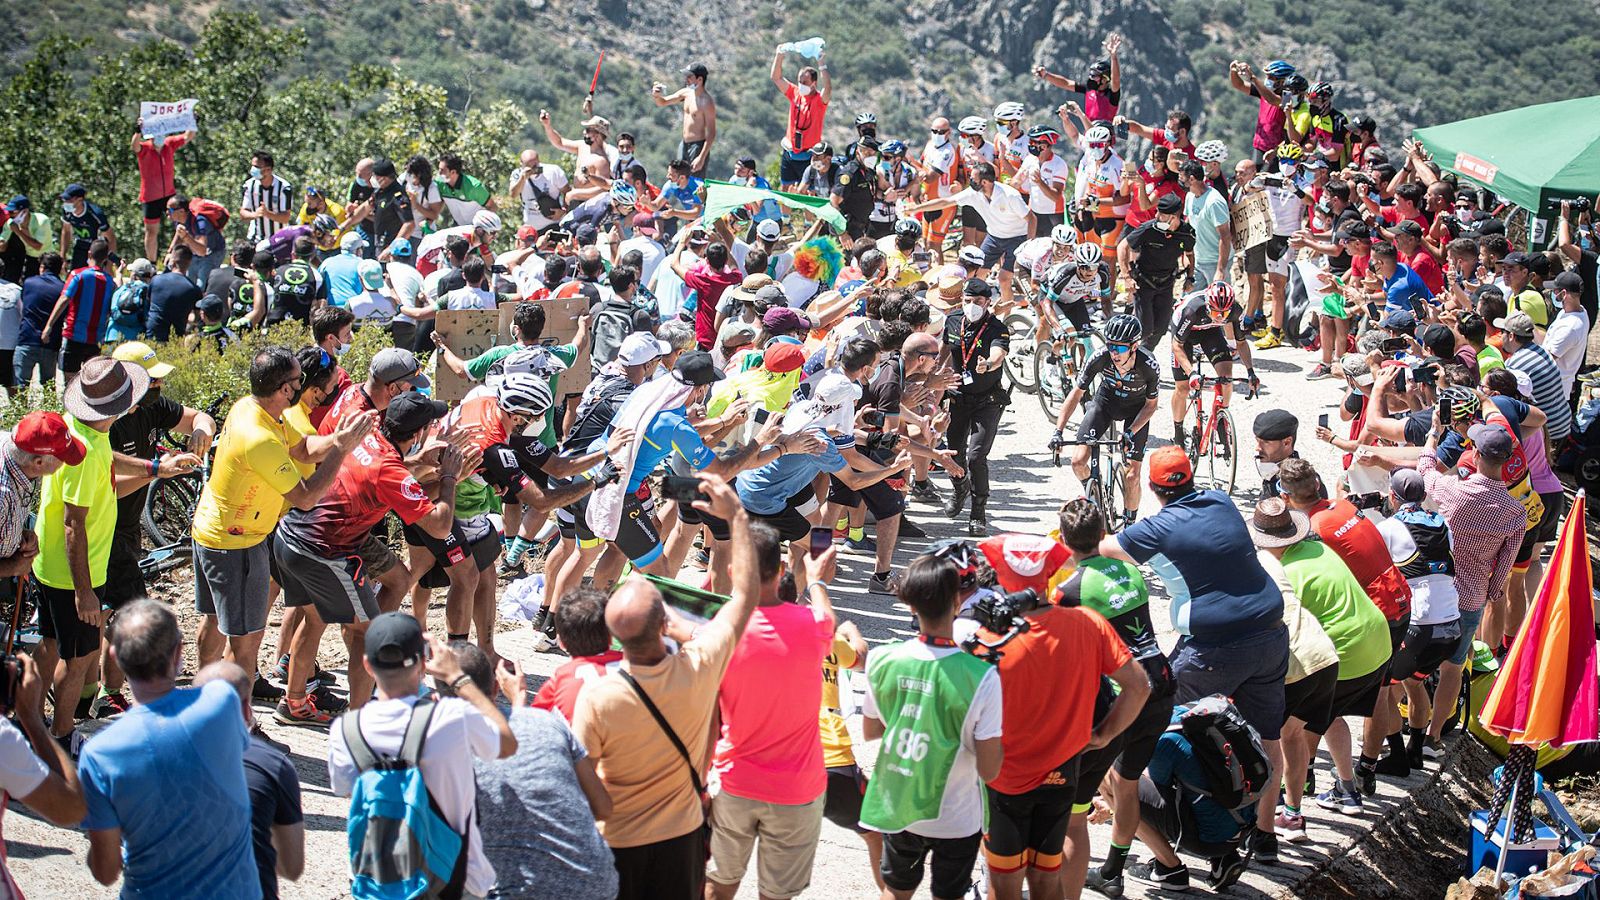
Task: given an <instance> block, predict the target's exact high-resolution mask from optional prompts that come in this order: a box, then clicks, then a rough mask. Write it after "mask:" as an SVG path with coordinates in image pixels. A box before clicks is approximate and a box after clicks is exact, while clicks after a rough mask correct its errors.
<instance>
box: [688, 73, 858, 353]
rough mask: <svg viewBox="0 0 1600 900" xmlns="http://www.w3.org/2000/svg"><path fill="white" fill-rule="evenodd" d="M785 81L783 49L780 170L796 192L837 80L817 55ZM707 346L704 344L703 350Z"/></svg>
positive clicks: (777, 79) (778, 77)
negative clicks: (784, 117)
mask: <svg viewBox="0 0 1600 900" xmlns="http://www.w3.org/2000/svg"><path fill="white" fill-rule="evenodd" d="M795 77H796V79H797V81H789V80H788V79H787V78H784V77H783V48H782V47H779V48H778V49H777V51H776V52H774V53H773V54H772V83H773V84H774V85H776V86H777V88H778V90H779V91H782V92H783V97H784V99H785V100H788V101H789V125H788V127H787V128H785V129H784V131H783V140H782V142H781V144H782V147H783V161H782V162H781V163H779V166H778V181H779V182H780V183H781V184H782V189H783V190H785V191H792V190H794V189H795V188H796V187H798V186H799V184H800V176H802V175H804V174H805V173H806V166H808V165H810V164H811V148H812V147H815V146H816V145H817V144H818V143H820V142H821V141H822V120H823V119H824V118H825V117H826V116H827V115H828V104H829V103H832V102H833V78H832V77H830V76H829V75H828V55H827V52H826V51H819V52H818V53H817V68H812V67H811V66H806V67H805V68H803V69H801V70H800V74H799V75H797V76H795ZM706 346H707V345H705V344H702V345H701V347H702V349H704V348H706Z"/></svg>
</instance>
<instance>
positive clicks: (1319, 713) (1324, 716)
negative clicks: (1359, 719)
mask: <svg viewBox="0 0 1600 900" xmlns="http://www.w3.org/2000/svg"><path fill="white" fill-rule="evenodd" d="M1338 684H1339V666H1338V664H1337V663H1335V664H1333V665H1327V666H1323V667H1322V668H1320V669H1318V670H1316V671H1315V672H1312V673H1311V674H1310V675H1307V676H1306V677H1304V678H1302V679H1300V680H1299V681H1296V682H1295V683H1294V684H1286V685H1284V686H1283V703H1284V708H1285V709H1286V710H1287V713H1288V715H1289V716H1291V717H1293V718H1296V719H1299V720H1300V721H1302V722H1321V721H1323V720H1327V721H1330V722H1331V721H1332V720H1333V713H1332V710H1333V692H1334V690H1335V689H1336V688H1337V687H1338Z"/></svg>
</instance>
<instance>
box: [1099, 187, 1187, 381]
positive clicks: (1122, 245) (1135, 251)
mask: <svg viewBox="0 0 1600 900" xmlns="http://www.w3.org/2000/svg"><path fill="white" fill-rule="evenodd" d="M1186 253H1187V254H1192V253H1194V228H1192V227H1190V225H1189V223H1187V222H1185V221H1183V198H1182V197H1181V196H1179V195H1177V194H1165V195H1163V196H1162V197H1161V199H1160V200H1158V201H1156V217H1155V218H1154V219H1151V220H1150V221H1148V222H1146V223H1144V224H1143V225H1140V226H1139V227H1138V228H1135V229H1134V230H1133V231H1131V232H1129V233H1128V234H1127V235H1126V236H1124V237H1123V238H1122V240H1121V241H1120V242H1119V243H1118V244H1117V263H1118V265H1119V267H1120V269H1121V273H1122V281H1123V282H1124V284H1130V283H1131V285H1132V293H1133V310H1134V314H1135V315H1137V316H1138V317H1139V322H1140V323H1141V324H1142V325H1144V346H1145V348H1146V349H1148V350H1154V349H1155V347H1156V344H1157V343H1159V342H1160V341H1161V336H1162V335H1164V334H1166V333H1167V328H1168V326H1170V325H1171V324H1172V305H1173V299H1172V285H1173V282H1174V281H1176V280H1177V276H1178V266H1179V263H1180V262H1181V261H1182V259H1183V256H1184V254H1186Z"/></svg>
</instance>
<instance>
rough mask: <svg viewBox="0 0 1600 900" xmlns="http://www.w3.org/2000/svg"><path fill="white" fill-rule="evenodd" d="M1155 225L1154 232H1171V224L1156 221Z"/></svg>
mask: <svg viewBox="0 0 1600 900" xmlns="http://www.w3.org/2000/svg"><path fill="white" fill-rule="evenodd" d="M1155 225H1156V230H1157V231H1171V230H1172V225H1171V224H1169V223H1167V222H1163V221H1162V220H1160V219H1157V220H1156V222H1155Z"/></svg>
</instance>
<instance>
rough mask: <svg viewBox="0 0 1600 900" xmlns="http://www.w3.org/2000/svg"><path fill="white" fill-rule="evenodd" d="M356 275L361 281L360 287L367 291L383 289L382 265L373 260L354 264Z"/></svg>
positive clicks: (364, 260)
mask: <svg viewBox="0 0 1600 900" xmlns="http://www.w3.org/2000/svg"><path fill="white" fill-rule="evenodd" d="M356 275H357V276H358V277H360V279H361V286H362V287H364V288H366V289H367V290H369V291H375V290H377V289H378V288H381V287H383V265H382V264H380V263H379V262H378V261H377V260H375V259H363V260H362V261H361V262H359V263H356Z"/></svg>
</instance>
